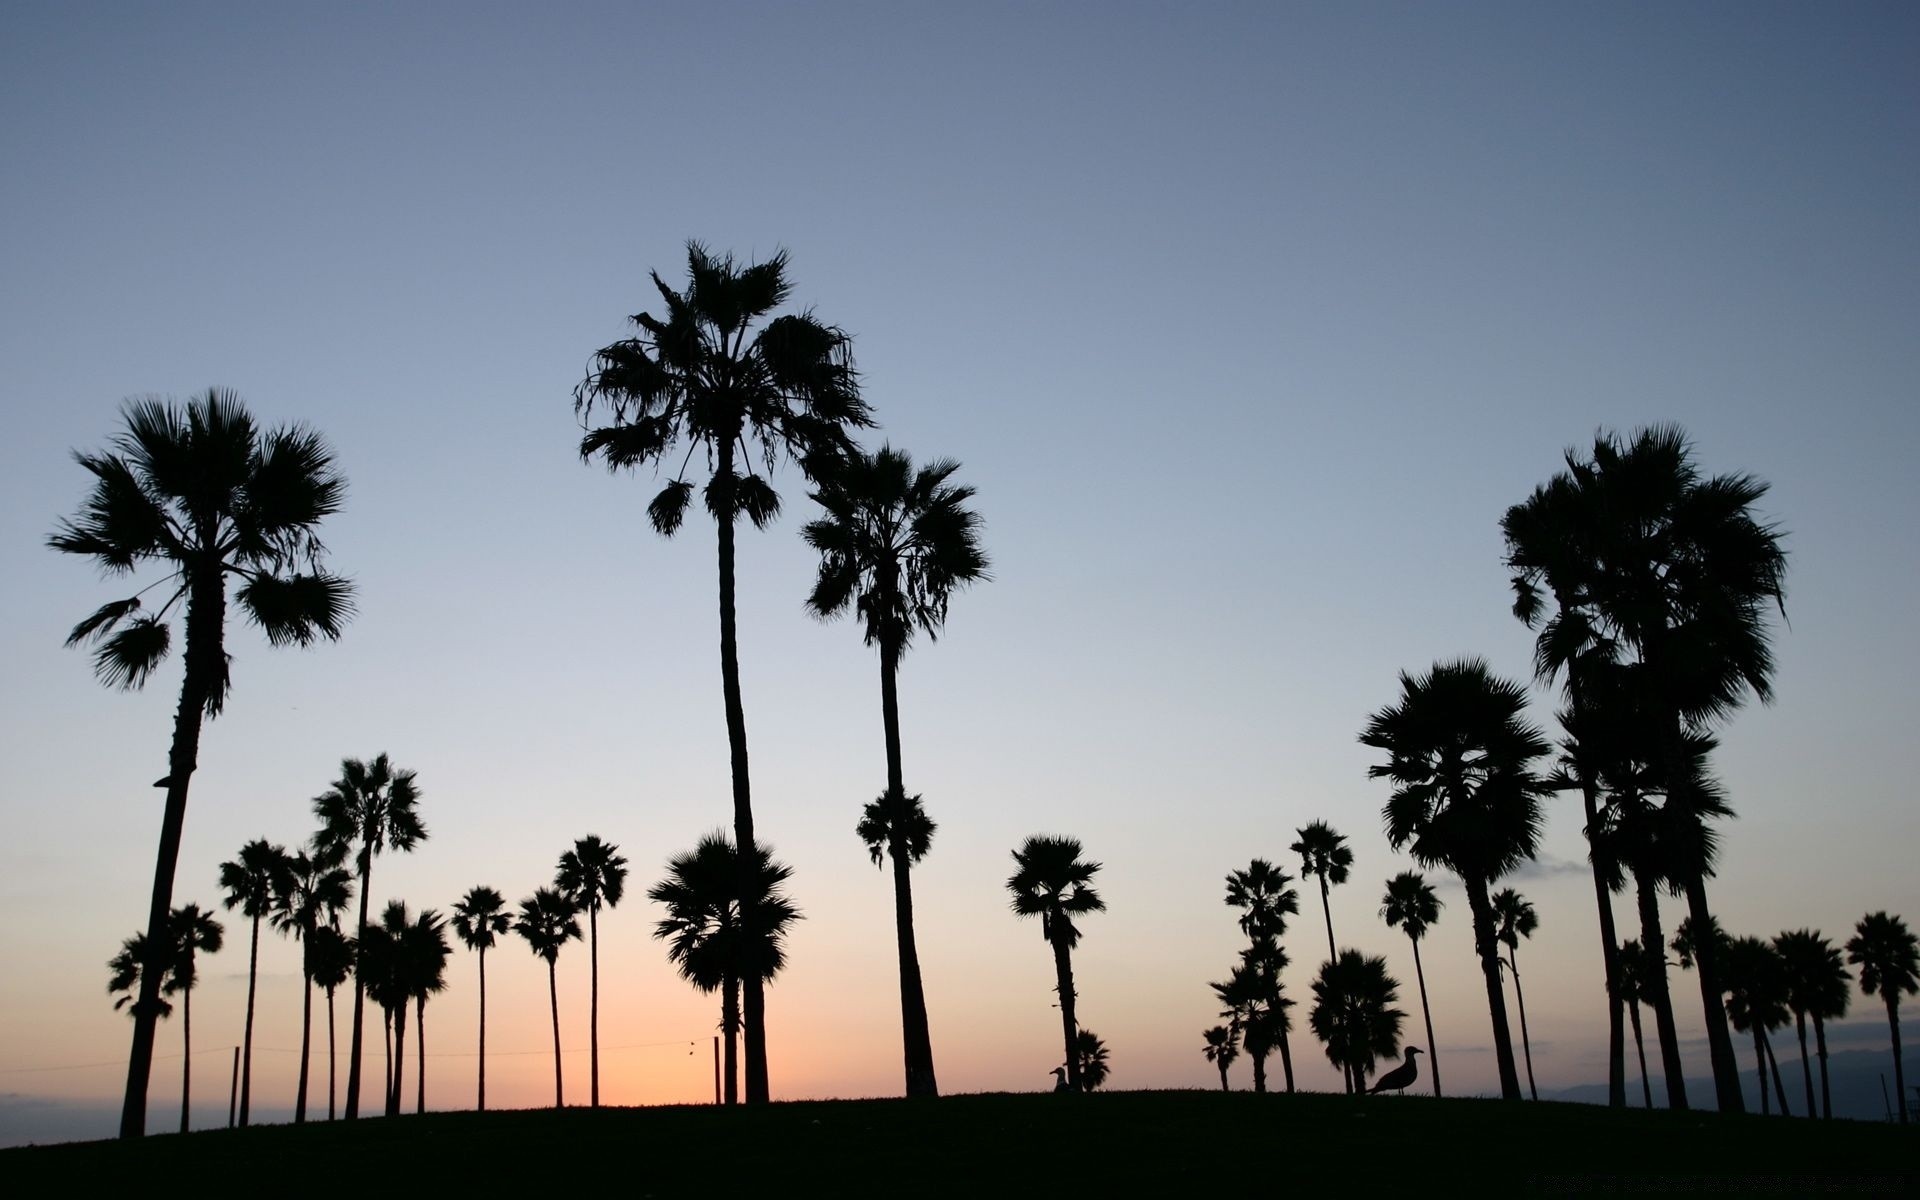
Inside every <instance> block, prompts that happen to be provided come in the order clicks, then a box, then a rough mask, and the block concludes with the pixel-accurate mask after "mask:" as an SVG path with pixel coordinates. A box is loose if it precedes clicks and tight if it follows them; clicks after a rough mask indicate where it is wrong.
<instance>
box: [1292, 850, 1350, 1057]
mask: <svg viewBox="0 0 1920 1200" xmlns="http://www.w3.org/2000/svg"><path fill="white" fill-rule="evenodd" d="M1296 832H1297V833H1298V834H1299V838H1300V840H1299V841H1296V842H1295V843H1294V844H1293V845H1292V846H1291V847H1289V848H1290V849H1291V850H1292V851H1293V852H1294V853H1295V854H1298V855H1299V856H1300V874H1301V875H1302V876H1303V877H1305V878H1308V879H1311V878H1314V877H1316V876H1317V877H1318V878H1319V880H1320V912H1321V915H1322V916H1324V917H1325V918H1326V921H1327V961H1328V962H1332V961H1333V960H1334V959H1335V958H1337V957H1339V951H1338V950H1336V949H1334V944H1333V906H1332V903H1331V902H1330V901H1329V900H1328V898H1327V887H1328V885H1329V884H1339V883H1345V882H1346V881H1347V870H1348V868H1350V867H1352V866H1353V851H1352V850H1350V849H1348V847H1347V839H1346V838H1345V837H1344V836H1342V835H1340V834H1338V833H1335V832H1334V831H1333V826H1331V825H1329V824H1327V823H1326V822H1325V821H1314V822H1312V823H1311V824H1309V825H1306V826H1303V827H1302V828H1300V829H1299V830H1297V831H1296ZM1340 1081H1341V1083H1342V1084H1343V1085H1344V1086H1345V1087H1346V1089H1347V1091H1348V1092H1353V1091H1357V1090H1359V1089H1358V1088H1357V1086H1356V1083H1355V1081H1354V1078H1353V1074H1352V1072H1350V1071H1346V1070H1342V1072H1341V1075H1340Z"/></svg>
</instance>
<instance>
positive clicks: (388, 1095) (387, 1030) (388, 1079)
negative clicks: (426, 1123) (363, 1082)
mask: <svg viewBox="0 0 1920 1200" xmlns="http://www.w3.org/2000/svg"><path fill="white" fill-rule="evenodd" d="M380 1032H381V1034H382V1036H383V1038H384V1040H385V1042H386V1048H387V1056H386V1058H385V1059H383V1060H382V1062H383V1063H384V1065H385V1066H386V1069H387V1073H386V1074H385V1075H383V1076H381V1079H380V1111H381V1112H385V1111H386V1109H387V1105H389V1104H391V1103H392V1102H393V1010H392V1009H391V1008H388V1007H387V1006H386V1005H384V1004H382V1005H381V1006H380Z"/></svg>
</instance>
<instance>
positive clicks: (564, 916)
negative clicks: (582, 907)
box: [513, 888, 580, 1108]
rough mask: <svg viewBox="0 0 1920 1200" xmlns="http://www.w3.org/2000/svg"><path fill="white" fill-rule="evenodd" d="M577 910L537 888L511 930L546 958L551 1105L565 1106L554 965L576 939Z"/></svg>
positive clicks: (556, 895) (554, 892)
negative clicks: (550, 1026) (550, 1012)
mask: <svg viewBox="0 0 1920 1200" xmlns="http://www.w3.org/2000/svg"><path fill="white" fill-rule="evenodd" d="M577 911H578V910H576V909H575V908H574V906H573V902H572V901H570V900H568V899H567V897H566V896H565V895H564V894H563V893H561V892H559V891H557V890H555V889H554V888H540V889H538V890H537V891H535V892H534V893H533V895H531V896H529V897H527V898H526V899H525V900H522V901H521V902H520V915H519V917H517V918H515V920H514V922H513V931H514V932H515V933H517V934H519V935H520V936H521V937H523V938H525V939H526V940H527V949H529V950H531V951H533V952H534V953H535V954H536V955H538V956H539V957H541V958H543V959H545V960H546V963H547V998H548V999H549V1000H550V1001H552V1004H553V1106H554V1107H555V1108H564V1107H566V1100H565V1099H564V1098H563V1097H562V1095H561V1091H560V988H559V984H558V983H557V982H556V972H555V968H554V964H555V963H557V962H559V961H560V947H562V946H564V945H566V944H567V943H568V942H569V941H578V940H580V922H579V921H577V920H575V919H574V915H575V913H576V912H577Z"/></svg>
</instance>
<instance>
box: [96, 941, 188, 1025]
mask: <svg viewBox="0 0 1920 1200" xmlns="http://www.w3.org/2000/svg"><path fill="white" fill-rule="evenodd" d="M154 961H156V960H155V956H154V955H152V954H149V953H148V952H147V935H146V934H144V933H136V934H134V935H133V936H132V937H130V938H127V939H126V940H125V941H123V942H121V943H120V952H119V953H118V954H115V955H114V956H113V957H112V958H110V959H108V960H107V993H108V994H109V995H111V996H112V997H113V1009H114V1011H115V1012H119V1011H120V1010H122V1009H125V1010H127V1015H128V1016H132V1015H133V1006H134V1005H135V1004H136V1003H138V1002H139V997H140V980H141V977H142V976H144V975H145V974H146V973H147V971H148V970H150V969H151V967H150V964H152V963H153V962H154ZM158 961H160V962H161V963H162V964H163V965H162V967H161V970H162V971H163V972H165V973H166V974H167V976H168V977H169V978H171V977H172V963H171V962H170V961H169V960H167V959H164V958H163V959H159V960H158ZM164 983H165V980H163V981H162V984H163V985H164ZM159 1004H160V1015H161V1016H163V1017H170V1016H172V1015H173V1005H171V1004H168V1003H167V1002H166V1001H165V1000H161V1001H159Z"/></svg>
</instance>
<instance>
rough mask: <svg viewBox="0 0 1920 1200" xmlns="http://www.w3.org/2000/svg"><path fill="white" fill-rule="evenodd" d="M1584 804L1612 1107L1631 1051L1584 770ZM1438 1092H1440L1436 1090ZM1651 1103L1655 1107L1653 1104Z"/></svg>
mask: <svg viewBox="0 0 1920 1200" xmlns="http://www.w3.org/2000/svg"><path fill="white" fill-rule="evenodd" d="M1556 599H1557V600H1558V602H1559V604H1560V608H1561V611H1563V612H1565V611H1568V610H1570V609H1572V608H1573V607H1575V606H1574V605H1573V604H1571V603H1569V599H1570V597H1567V596H1564V595H1556ZM1580 674H1581V667H1580V662H1579V660H1578V659H1576V660H1575V661H1573V662H1570V663H1569V664H1567V698H1568V700H1569V701H1570V702H1571V703H1572V705H1573V709H1574V711H1575V712H1576V713H1577V712H1581V711H1583V710H1582V706H1581V702H1580V693H1581V682H1582V681H1581V678H1580ZM1580 804H1581V808H1582V809H1583V810H1584V812H1585V815H1586V819H1587V824H1586V830H1585V832H1586V834H1587V839H1588V846H1589V851H1588V854H1587V862H1588V865H1589V866H1591V867H1592V868H1593V895H1594V901H1595V903H1596V905H1597V906H1598V908H1599V910H1600V962H1601V965H1602V967H1603V968H1604V969H1605V978H1606V985H1607V1105H1608V1106H1609V1107H1611V1108H1625V1107H1626V1105H1627V1055H1626V1036H1625V1031H1624V1029H1623V1025H1624V1022H1623V1021H1622V1015H1623V1013H1624V1010H1625V1008H1626V1005H1625V1004H1624V1003H1623V1002H1622V1001H1621V999H1620V941H1619V938H1618V936H1617V935H1616V933H1615V931H1614V926H1613V895H1612V893H1611V892H1609V891H1608V890H1607V880H1606V876H1605V875H1604V874H1603V873H1602V871H1601V860H1600V858H1599V856H1598V855H1597V854H1595V853H1594V852H1593V851H1592V848H1591V847H1592V839H1593V835H1594V831H1595V830H1597V829H1599V828H1600V788H1599V785H1598V784H1597V783H1595V781H1594V780H1593V779H1592V778H1591V777H1590V775H1589V773H1588V772H1587V771H1586V770H1584V769H1582V770H1581V771H1580ZM1435 1094H1436V1095H1437V1094H1438V1092H1436V1093H1435ZM1647 1107H1649V1108H1651V1107H1653V1106H1652V1105H1651V1104H1649V1105H1648V1106H1647Z"/></svg>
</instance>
